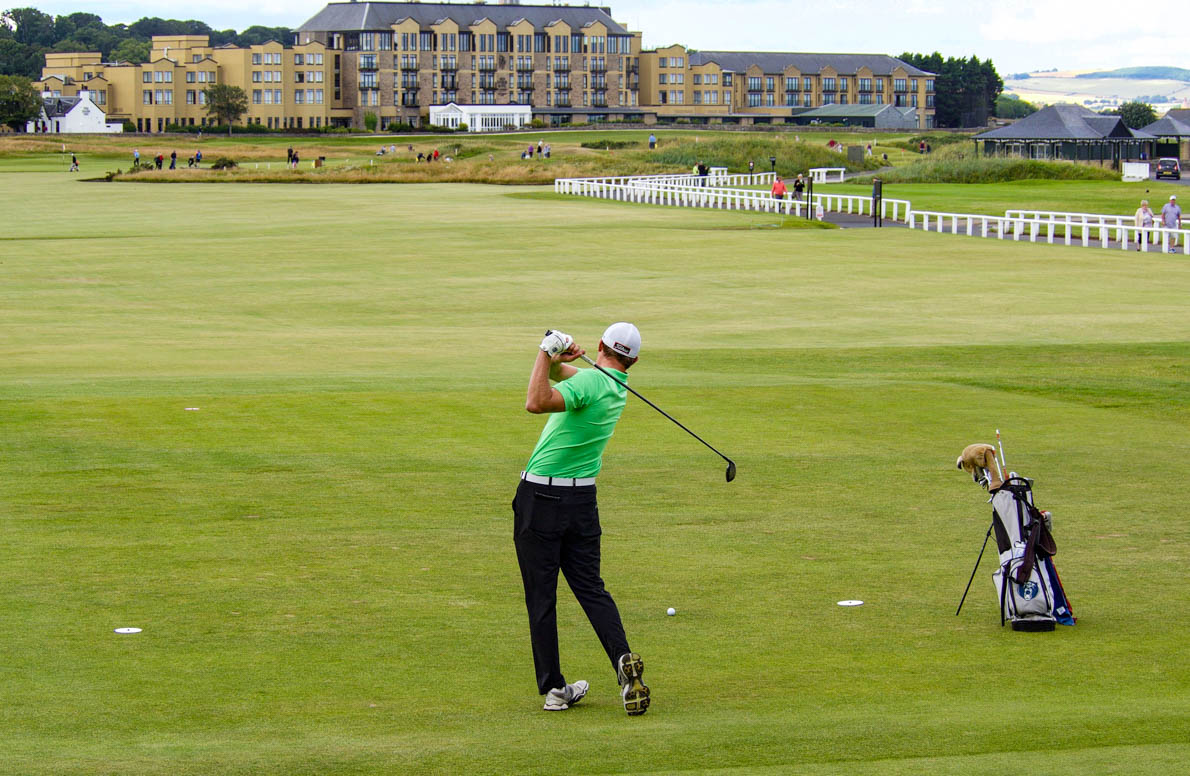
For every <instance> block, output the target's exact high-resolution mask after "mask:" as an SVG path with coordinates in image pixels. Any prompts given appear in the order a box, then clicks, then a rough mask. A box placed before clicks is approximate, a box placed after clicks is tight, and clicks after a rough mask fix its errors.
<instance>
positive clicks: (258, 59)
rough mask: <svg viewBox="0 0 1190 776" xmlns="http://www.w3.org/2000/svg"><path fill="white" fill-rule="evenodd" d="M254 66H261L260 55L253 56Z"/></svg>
mask: <svg viewBox="0 0 1190 776" xmlns="http://www.w3.org/2000/svg"><path fill="white" fill-rule="evenodd" d="M252 64H254V65H259V64H260V54H253V55H252Z"/></svg>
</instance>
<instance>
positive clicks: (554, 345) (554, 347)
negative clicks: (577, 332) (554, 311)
mask: <svg viewBox="0 0 1190 776" xmlns="http://www.w3.org/2000/svg"><path fill="white" fill-rule="evenodd" d="M573 344H574V337H571V336H570V335H569V334H563V333H562V332H560V331H554V330H553V329H550V330H549V331H547V332H546V333H545V339H543V340H542V341H541V349H542V351H544V352H545V354H546V355H547V356H549V357H550V358H553V357H554V356H556V355H558V354H559V353H565V352H566V351H568V350H570V346H571V345H573Z"/></svg>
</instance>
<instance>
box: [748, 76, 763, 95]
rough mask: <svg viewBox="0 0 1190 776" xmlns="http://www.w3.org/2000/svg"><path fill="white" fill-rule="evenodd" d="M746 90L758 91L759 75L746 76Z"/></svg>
mask: <svg viewBox="0 0 1190 776" xmlns="http://www.w3.org/2000/svg"><path fill="white" fill-rule="evenodd" d="M748 91H750V92H759V91H760V76H758V75H750V76H748Z"/></svg>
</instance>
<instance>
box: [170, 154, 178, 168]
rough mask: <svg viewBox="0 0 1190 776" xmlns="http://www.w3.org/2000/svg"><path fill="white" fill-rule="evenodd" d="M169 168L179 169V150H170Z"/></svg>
mask: <svg viewBox="0 0 1190 776" xmlns="http://www.w3.org/2000/svg"><path fill="white" fill-rule="evenodd" d="M169 169H171V170H176V169H178V152H177V151H170V152H169Z"/></svg>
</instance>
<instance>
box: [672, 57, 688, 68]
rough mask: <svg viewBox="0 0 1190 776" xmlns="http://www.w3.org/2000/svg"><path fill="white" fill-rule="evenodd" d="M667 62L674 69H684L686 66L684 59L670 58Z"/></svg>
mask: <svg viewBox="0 0 1190 776" xmlns="http://www.w3.org/2000/svg"><path fill="white" fill-rule="evenodd" d="M669 61H670V63H671V64H672V65H673V66H674V67H685V66H686V58H685V57H671V58H670V60H669Z"/></svg>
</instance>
